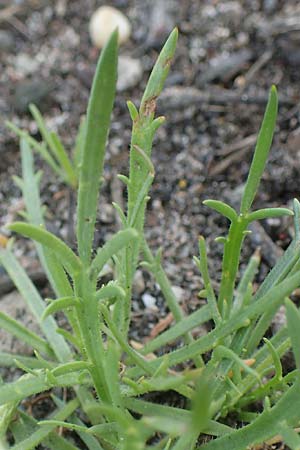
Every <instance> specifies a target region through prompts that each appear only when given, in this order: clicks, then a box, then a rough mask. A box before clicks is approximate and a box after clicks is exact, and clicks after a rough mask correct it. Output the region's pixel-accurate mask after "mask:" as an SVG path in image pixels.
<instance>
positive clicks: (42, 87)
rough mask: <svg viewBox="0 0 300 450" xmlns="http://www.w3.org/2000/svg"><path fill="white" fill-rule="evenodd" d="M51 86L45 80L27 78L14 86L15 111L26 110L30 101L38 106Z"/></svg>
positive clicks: (22, 111)
mask: <svg viewBox="0 0 300 450" xmlns="http://www.w3.org/2000/svg"><path fill="white" fill-rule="evenodd" d="M51 89H52V86H51V85H50V84H49V82H47V81H38V80H28V81H23V82H20V84H19V86H18V87H17V88H16V91H15V95H14V100H13V104H14V107H15V109H16V111H17V112H20V113H24V112H26V111H27V109H28V106H29V104H30V103H34V104H35V105H37V107H39V108H40V103H41V101H42V100H44V98H45V97H46V96H47V95H48V94H49V92H50V91H51Z"/></svg>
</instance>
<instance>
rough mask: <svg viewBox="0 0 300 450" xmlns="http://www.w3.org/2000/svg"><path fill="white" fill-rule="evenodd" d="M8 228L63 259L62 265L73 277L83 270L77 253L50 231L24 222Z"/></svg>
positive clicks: (15, 223)
mask: <svg viewBox="0 0 300 450" xmlns="http://www.w3.org/2000/svg"><path fill="white" fill-rule="evenodd" d="M7 228H8V229H9V230H11V231H15V232H16V233H19V234H22V235H23V236H26V237H29V238H31V239H33V240H35V241H37V242H39V243H40V244H42V245H44V246H46V247H48V248H50V249H51V250H52V251H53V252H54V253H55V254H56V255H57V256H58V257H59V258H61V261H62V264H63V265H64V266H65V268H66V270H67V271H68V272H69V273H70V275H71V276H74V275H75V276H76V275H77V274H78V272H79V271H80V270H81V263H80V260H79V258H78V257H77V256H76V255H75V253H73V252H72V250H71V249H70V248H69V247H68V246H67V245H66V244H65V243H64V242H63V241H62V240H60V239H59V238H58V237H56V236H54V234H52V233H49V231H46V230H44V229H43V228H40V227H37V226H35V225H30V224H27V223H23V222H14V223H13V224H11V225H9V226H8V227H7Z"/></svg>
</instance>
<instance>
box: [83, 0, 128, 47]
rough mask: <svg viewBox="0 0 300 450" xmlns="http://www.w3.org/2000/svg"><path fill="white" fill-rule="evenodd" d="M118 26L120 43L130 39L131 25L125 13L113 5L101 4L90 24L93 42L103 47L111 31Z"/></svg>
mask: <svg viewBox="0 0 300 450" xmlns="http://www.w3.org/2000/svg"><path fill="white" fill-rule="evenodd" d="M116 28H118V31H119V43H120V44H123V43H124V42H126V41H128V39H129V37H130V34H131V25H130V22H129V20H128V19H127V17H126V16H124V14H123V13H121V12H120V11H119V10H117V9H116V8H112V7H111V6H101V7H100V8H98V9H97V10H96V11H95V12H94V13H93V15H92V17H91V20H90V25H89V31H90V36H91V40H92V42H93V44H94V45H95V46H96V47H98V48H102V47H104V45H105V44H106V42H107V40H108V39H109V36H110V35H111V33H112V32H113V31H114V30H115V29H116Z"/></svg>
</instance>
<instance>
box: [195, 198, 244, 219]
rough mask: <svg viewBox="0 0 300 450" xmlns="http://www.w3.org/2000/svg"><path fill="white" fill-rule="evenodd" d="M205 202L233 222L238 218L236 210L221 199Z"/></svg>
mask: <svg viewBox="0 0 300 450" xmlns="http://www.w3.org/2000/svg"><path fill="white" fill-rule="evenodd" d="M203 204H204V205H205V206H208V207H209V208H212V209H214V210H215V211H217V212H219V213H220V214H222V216H225V217H227V219H229V220H230V221H231V222H235V221H236V220H237V218H238V216H237V213H236V212H235V210H234V209H233V208H232V207H231V206H229V205H227V204H226V203H224V202H221V201H220V200H204V202H203Z"/></svg>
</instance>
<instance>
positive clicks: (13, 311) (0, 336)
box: [0, 291, 41, 356]
mask: <svg viewBox="0 0 300 450" xmlns="http://www.w3.org/2000/svg"><path fill="white" fill-rule="evenodd" d="M0 309H1V312H3V313H5V314H7V315H8V316H10V317H12V318H13V319H15V320H17V321H18V322H20V323H21V324H22V325H23V326H25V327H26V328H28V329H30V330H31V331H34V332H35V333H37V334H41V333H40V329H39V327H38V325H37V323H36V321H35V318H34V317H33V315H32V313H31V311H30V310H29V308H28V306H27V304H26V303H25V301H24V299H23V297H22V296H21V295H20V294H19V293H18V292H16V291H14V292H11V293H10V294H7V295H4V296H3V297H1V299H0ZM0 351H1V352H10V353H18V354H22V355H24V356H29V355H32V353H33V350H32V348H31V347H29V346H28V345H27V344H25V343H24V342H22V341H20V340H19V339H17V338H16V337H14V336H13V335H12V334H10V333H8V332H7V331H5V330H3V329H1V328H0Z"/></svg>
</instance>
